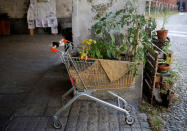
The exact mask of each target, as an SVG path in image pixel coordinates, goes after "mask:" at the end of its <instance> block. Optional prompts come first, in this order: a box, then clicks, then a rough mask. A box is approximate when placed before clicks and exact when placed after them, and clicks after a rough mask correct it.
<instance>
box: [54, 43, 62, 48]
mask: <svg viewBox="0 0 187 131" xmlns="http://www.w3.org/2000/svg"><path fill="white" fill-rule="evenodd" d="M52 45H53V47H56V48H58V47H59V45H60V42H53V43H52Z"/></svg>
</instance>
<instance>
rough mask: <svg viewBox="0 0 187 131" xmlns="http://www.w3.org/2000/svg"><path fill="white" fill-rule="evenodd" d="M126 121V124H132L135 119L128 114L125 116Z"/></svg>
mask: <svg viewBox="0 0 187 131" xmlns="http://www.w3.org/2000/svg"><path fill="white" fill-rule="evenodd" d="M125 121H126V123H127V124H128V125H132V124H133V123H134V121H135V119H134V117H132V116H128V117H126V120H125Z"/></svg>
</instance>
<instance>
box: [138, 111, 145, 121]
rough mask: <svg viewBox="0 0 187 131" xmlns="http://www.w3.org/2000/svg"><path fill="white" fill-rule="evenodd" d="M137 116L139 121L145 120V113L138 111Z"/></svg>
mask: <svg viewBox="0 0 187 131" xmlns="http://www.w3.org/2000/svg"><path fill="white" fill-rule="evenodd" d="M137 117H138V119H139V120H140V121H143V122H144V121H147V115H146V114H145V113H139V114H138V115H137Z"/></svg>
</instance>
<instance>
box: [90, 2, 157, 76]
mask: <svg viewBox="0 0 187 131" xmlns="http://www.w3.org/2000/svg"><path fill="white" fill-rule="evenodd" d="M96 20H97V22H96V24H95V25H93V27H92V29H93V33H94V36H95V37H96V38H97V39H98V40H97V41H98V43H100V44H103V46H102V47H104V48H102V47H100V45H97V44H96V45H95V46H99V48H102V49H104V50H105V51H103V52H105V53H106V54H107V57H105V58H114V59H118V57H119V55H120V54H119V53H125V54H127V55H128V56H132V61H133V62H134V65H132V68H134V75H135V74H136V71H137V65H138V64H137V63H139V62H141V61H142V62H143V63H145V61H146V59H145V56H146V53H147V49H148V48H152V40H151V36H149V35H148V34H147V33H146V32H145V28H151V30H154V29H155V28H156V27H155V21H154V20H153V19H149V20H147V19H146V18H145V16H144V15H141V14H138V13H137V11H136V9H135V8H134V7H133V4H132V3H131V2H127V4H126V6H125V7H124V8H123V9H121V10H118V11H116V12H109V13H106V14H105V15H104V16H103V17H100V16H96ZM125 27H128V28H127V29H126V30H125V31H123V30H124V28H125ZM123 32H125V33H123ZM107 44H108V46H107ZM95 46H94V47H93V48H94V49H96V47H95ZM109 47H110V48H109ZM99 48H98V47H97V49H96V50H97V52H100V54H103V55H102V56H106V55H104V53H101V52H102V51H101V50H100V51H99ZM114 52H115V53H114ZM118 52H119V53H118ZM95 54H96V53H94V52H92V51H91V53H90V56H91V57H95ZM98 54H99V53H98ZM103 58H104V57H103Z"/></svg>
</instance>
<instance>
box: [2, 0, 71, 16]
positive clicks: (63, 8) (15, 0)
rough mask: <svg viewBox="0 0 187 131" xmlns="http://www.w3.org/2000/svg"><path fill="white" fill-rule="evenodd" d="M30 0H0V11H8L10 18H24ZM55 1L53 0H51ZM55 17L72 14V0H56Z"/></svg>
mask: <svg viewBox="0 0 187 131" xmlns="http://www.w3.org/2000/svg"><path fill="white" fill-rule="evenodd" d="M29 1H30V0H0V13H8V14H9V16H10V17H11V18H26V13H27V10H28V7H29ZM52 1H55V0H52ZM56 3H57V4H56V5H57V7H56V8H57V17H58V18H69V17H71V15H72V0H56Z"/></svg>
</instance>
